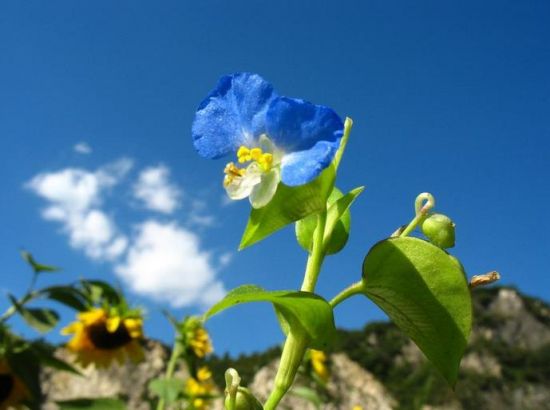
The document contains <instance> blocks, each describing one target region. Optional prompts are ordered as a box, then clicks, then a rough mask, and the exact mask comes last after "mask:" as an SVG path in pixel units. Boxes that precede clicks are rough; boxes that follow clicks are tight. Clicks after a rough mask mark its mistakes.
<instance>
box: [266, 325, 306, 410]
mask: <svg viewBox="0 0 550 410" xmlns="http://www.w3.org/2000/svg"><path fill="white" fill-rule="evenodd" d="M306 349H307V338H306V337H305V335H300V334H299V335H294V334H293V333H292V332H291V333H289V334H288V336H287V339H286V341H285V346H284V347H283V353H282V354H281V363H280V365H279V368H278V369H277V375H276V376H275V382H274V386H273V390H272V392H271V394H270V395H269V398H268V399H267V401H266V403H265V404H264V410H273V409H275V408H277V405H278V404H279V402H280V401H281V400H282V398H283V397H284V395H285V394H286V392H287V391H288V390H289V389H290V387H291V386H292V383H293V382H294V378H295V377H296V372H297V371H298V367H299V366H300V363H301V362H302V359H303V358H304V354H305V352H306Z"/></svg>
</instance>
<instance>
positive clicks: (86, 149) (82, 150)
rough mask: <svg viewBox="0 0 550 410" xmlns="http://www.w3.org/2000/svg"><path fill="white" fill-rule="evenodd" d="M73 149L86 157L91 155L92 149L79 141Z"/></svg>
mask: <svg viewBox="0 0 550 410" xmlns="http://www.w3.org/2000/svg"><path fill="white" fill-rule="evenodd" d="M73 149H74V150H75V152H78V153H79V154H84V155H88V154H91V153H92V147H90V145H89V144H88V143H87V142H84V141H81V142H79V143H78V144H75V145H74V147H73Z"/></svg>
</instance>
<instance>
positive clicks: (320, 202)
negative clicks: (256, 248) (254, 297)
mask: <svg viewBox="0 0 550 410" xmlns="http://www.w3.org/2000/svg"><path fill="white" fill-rule="evenodd" d="M335 175H336V174H335V171H334V166H332V165H331V166H329V167H328V168H327V169H325V170H324V171H323V172H322V173H321V175H320V176H319V177H318V178H317V179H315V180H314V181H311V182H310V183H308V184H306V185H301V186H297V187H289V186H286V185H284V184H282V183H281V184H279V187H278V188H277V192H276V193H275V196H274V197H273V199H272V200H271V201H270V202H269V203H268V204H267V205H266V206H264V207H263V208H259V209H252V211H251V212H250V217H249V218H248V224H247V226H246V228H245V230H244V233H243V237H242V239H241V244H240V246H239V250H241V249H244V248H246V247H248V246H250V245H253V244H255V243H256V242H259V241H261V240H263V239H265V238H267V237H268V236H269V235H271V234H273V233H274V232H276V231H278V230H279V229H281V228H283V227H285V226H286V225H288V224H291V223H293V222H296V221H298V220H300V219H302V218H305V217H306V216H308V215H311V214H314V213H317V212H319V211H322V210H323V209H325V206H326V201H327V198H328V196H329V194H330V191H331V190H332V187H333V185H334V178H335Z"/></svg>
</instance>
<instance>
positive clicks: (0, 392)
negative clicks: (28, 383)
mask: <svg viewBox="0 0 550 410" xmlns="http://www.w3.org/2000/svg"><path fill="white" fill-rule="evenodd" d="M13 385H14V381H13V376H12V375H11V374H0V403H2V402H3V401H4V400H6V399H7V398H8V397H10V394H11V391H12V390H13Z"/></svg>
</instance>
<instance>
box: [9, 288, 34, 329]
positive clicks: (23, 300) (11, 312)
mask: <svg viewBox="0 0 550 410" xmlns="http://www.w3.org/2000/svg"><path fill="white" fill-rule="evenodd" d="M38 296H40V294H39V293H38V292H31V293H27V294H26V295H25V296H23V297H22V298H20V299H19V300H18V301H17V304H18V305H19V306H23V305H25V304H27V303H29V302H30V301H31V300H33V299H36V298H37V297H38ZM15 313H17V308H16V307H15V305H11V306H10V307H9V308H8V309H6V311H5V312H4V313H3V314H2V316H0V323H4V322H6V321H7V320H8V319H9V318H10V317H12V316H13V315H14V314H15Z"/></svg>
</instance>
